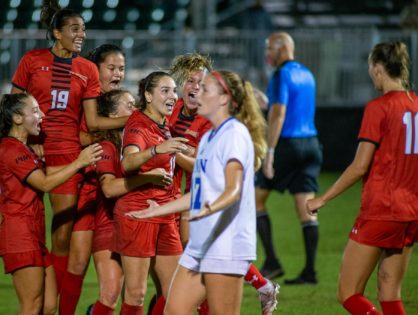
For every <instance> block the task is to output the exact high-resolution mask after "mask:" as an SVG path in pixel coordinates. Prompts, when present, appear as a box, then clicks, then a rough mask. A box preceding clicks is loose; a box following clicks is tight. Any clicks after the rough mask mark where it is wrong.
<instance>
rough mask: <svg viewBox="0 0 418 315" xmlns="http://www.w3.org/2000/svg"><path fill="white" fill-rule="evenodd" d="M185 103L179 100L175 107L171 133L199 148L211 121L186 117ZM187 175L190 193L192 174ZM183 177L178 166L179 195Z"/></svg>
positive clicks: (175, 174)
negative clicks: (184, 111) (184, 112)
mask: <svg viewBox="0 0 418 315" xmlns="http://www.w3.org/2000/svg"><path fill="white" fill-rule="evenodd" d="M183 107H184V102H183V99H179V100H178V101H177V103H176V105H175V107H174V110H173V113H172V114H171V116H170V131H171V134H172V135H173V137H183V138H186V139H188V140H189V142H187V144H188V145H190V146H192V147H194V148H197V146H198V144H199V142H200V139H202V136H203V135H204V134H205V133H206V131H208V130H209V129H210V128H211V127H212V124H211V123H210V121H209V120H207V119H206V118H204V117H203V116H200V115H193V116H185V115H184V114H183ZM185 173H186V192H188V191H190V182H191V177H192V174H191V173H189V172H185ZM182 176H183V169H182V168H181V167H179V166H176V168H175V172H174V178H173V179H174V182H175V186H176V188H177V193H178V194H180V193H181V191H180V189H181V180H182Z"/></svg>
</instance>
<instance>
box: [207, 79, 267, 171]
mask: <svg viewBox="0 0 418 315" xmlns="http://www.w3.org/2000/svg"><path fill="white" fill-rule="evenodd" d="M211 75H213V76H214V77H215V78H216V80H217V81H218V82H219V83H220V85H221V86H222V88H223V89H224V90H225V92H226V93H227V94H230V96H231V101H230V103H229V112H230V114H231V115H233V116H235V117H236V118H237V119H238V120H239V121H241V122H242V123H243V124H244V125H245V126H246V127H247V129H248V131H249V132H250V135H251V139H252V141H253V144H254V167H255V169H256V170H258V169H259V168H260V167H261V164H262V161H263V159H264V157H265V155H266V152H267V143H266V134H265V133H266V121H265V120H264V118H263V115H262V113H261V110H260V107H259V106H258V103H257V100H256V98H255V96H254V92H253V87H252V85H251V83H250V82H248V81H244V80H242V79H241V77H240V76H239V75H238V74H236V73H234V72H231V71H212V72H211ZM223 85H225V86H223Z"/></svg>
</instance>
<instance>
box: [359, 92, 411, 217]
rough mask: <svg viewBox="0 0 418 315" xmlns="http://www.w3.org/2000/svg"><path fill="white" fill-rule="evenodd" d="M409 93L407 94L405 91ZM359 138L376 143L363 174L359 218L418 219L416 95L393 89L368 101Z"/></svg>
mask: <svg viewBox="0 0 418 315" xmlns="http://www.w3.org/2000/svg"><path fill="white" fill-rule="evenodd" d="M408 94H409V95H408ZM359 141H369V142H372V143H374V144H376V151H375V154H374V156H373V160H372V163H371V166H370V169H369V172H368V173H367V174H366V176H364V178H363V192H362V198H361V199H362V200H361V209H360V215H359V217H360V218H363V219H369V220H392V221H412V220H417V219H418V185H417V179H416V176H417V174H418V97H417V96H416V95H415V93H413V92H409V93H406V92H400V91H394V92H389V93H386V94H385V95H383V96H381V97H378V98H376V99H374V100H372V101H371V102H369V103H368V104H367V106H366V108H365V112H364V117H363V121H362V125H361V129H360V133H359Z"/></svg>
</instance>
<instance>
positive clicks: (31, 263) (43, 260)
mask: <svg viewBox="0 0 418 315" xmlns="http://www.w3.org/2000/svg"><path fill="white" fill-rule="evenodd" d="M3 264H4V273H13V272H15V271H16V270H18V269H21V268H25V267H44V268H48V267H49V266H51V265H52V257H51V254H50V253H49V252H48V250H47V249H46V248H44V249H38V250H34V251H30V252H23V253H10V254H4V255H3Z"/></svg>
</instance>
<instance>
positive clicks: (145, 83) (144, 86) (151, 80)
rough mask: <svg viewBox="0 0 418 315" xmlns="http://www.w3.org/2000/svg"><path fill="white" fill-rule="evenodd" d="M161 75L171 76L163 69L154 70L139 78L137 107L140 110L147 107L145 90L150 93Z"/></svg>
mask: <svg viewBox="0 0 418 315" xmlns="http://www.w3.org/2000/svg"><path fill="white" fill-rule="evenodd" d="M162 77H169V78H171V76H170V75H169V74H168V73H167V72H164V71H154V72H151V73H150V74H149V75H147V76H146V77H145V78H144V79H141V80H139V82H138V97H139V100H138V108H139V110H140V111H144V110H145V109H146V108H147V100H146V98H145V92H149V93H152V92H153V90H154V88H155V87H156V86H157V85H158V82H160V79H161V78H162Z"/></svg>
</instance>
